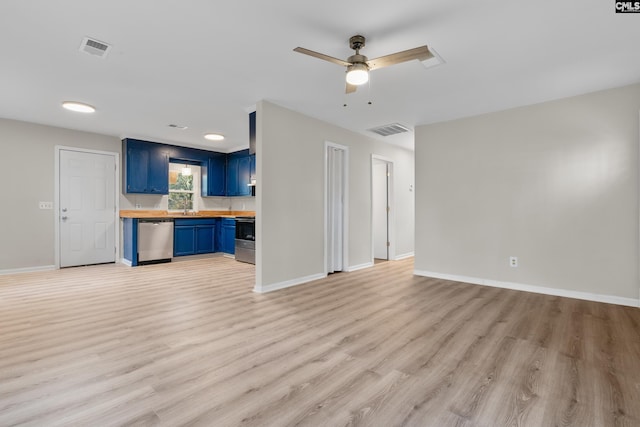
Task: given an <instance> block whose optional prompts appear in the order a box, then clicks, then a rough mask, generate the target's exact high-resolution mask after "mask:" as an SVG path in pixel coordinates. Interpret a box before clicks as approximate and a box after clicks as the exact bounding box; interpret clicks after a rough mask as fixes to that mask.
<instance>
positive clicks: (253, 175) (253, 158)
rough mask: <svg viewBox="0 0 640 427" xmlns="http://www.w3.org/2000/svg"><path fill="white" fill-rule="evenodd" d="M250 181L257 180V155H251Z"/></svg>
mask: <svg viewBox="0 0 640 427" xmlns="http://www.w3.org/2000/svg"><path fill="white" fill-rule="evenodd" d="M249 179H250V180H254V179H256V155H255V154H252V155H251V172H250V176H249Z"/></svg>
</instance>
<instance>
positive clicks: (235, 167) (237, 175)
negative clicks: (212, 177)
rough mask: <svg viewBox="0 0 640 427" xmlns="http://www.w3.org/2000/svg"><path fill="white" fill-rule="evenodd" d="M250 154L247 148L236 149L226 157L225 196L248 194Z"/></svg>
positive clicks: (249, 192) (249, 188) (249, 189)
mask: <svg viewBox="0 0 640 427" xmlns="http://www.w3.org/2000/svg"><path fill="white" fill-rule="evenodd" d="M250 183H251V156H250V155H249V150H242V151H236V152H235V153H231V154H229V155H228V157H227V196H250V195H251V187H250V186H249V184H250Z"/></svg>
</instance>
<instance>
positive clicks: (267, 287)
mask: <svg viewBox="0 0 640 427" xmlns="http://www.w3.org/2000/svg"><path fill="white" fill-rule="evenodd" d="M325 277H327V275H326V274H325V273H318V274H312V275H310V276H305V277H299V278H297V279H292V280H286V281H284V282H279V283H272V284H270V285H262V286H260V287H259V288H258V286H256V287H254V288H253V292H257V293H259V294H265V293H267V292H273V291H277V290H279V289H285V288H290V287H292V286H297V285H302V284H304V283H308V282H312V281H314V280H318V279H324V278H325Z"/></svg>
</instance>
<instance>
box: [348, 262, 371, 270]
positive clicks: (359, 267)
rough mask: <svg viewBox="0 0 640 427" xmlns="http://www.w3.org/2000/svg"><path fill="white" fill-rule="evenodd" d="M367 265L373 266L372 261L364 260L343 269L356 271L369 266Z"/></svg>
mask: <svg viewBox="0 0 640 427" xmlns="http://www.w3.org/2000/svg"><path fill="white" fill-rule="evenodd" d="M369 267H373V262H365V263H364V264H358V265H352V266H350V267H348V268H347V269H346V270H345V271H347V272H350V271H358V270H362V269H364V268H369Z"/></svg>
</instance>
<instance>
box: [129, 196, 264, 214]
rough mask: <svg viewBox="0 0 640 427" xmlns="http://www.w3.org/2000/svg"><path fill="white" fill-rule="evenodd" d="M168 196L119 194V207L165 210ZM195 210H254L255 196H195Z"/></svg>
mask: <svg viewBox="0 0 640 427" xmlns="http://www.w3.org/2000/svg"><path fill="white" fill-rule="evenodd" d="M168 200H169V198H168V196H155V195H149V194H126V195H124V194H123V195H121V196H120V209H123V210H130V209H141V210H161V211H166V210H167V207H168V205H169V201H168ZM196 205H197V210H199V211H202V210H211V211H214V210H215V211H217V210H231V211H255V210H256V200H255V197H200V196H197V197H196Z"/></svg>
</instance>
